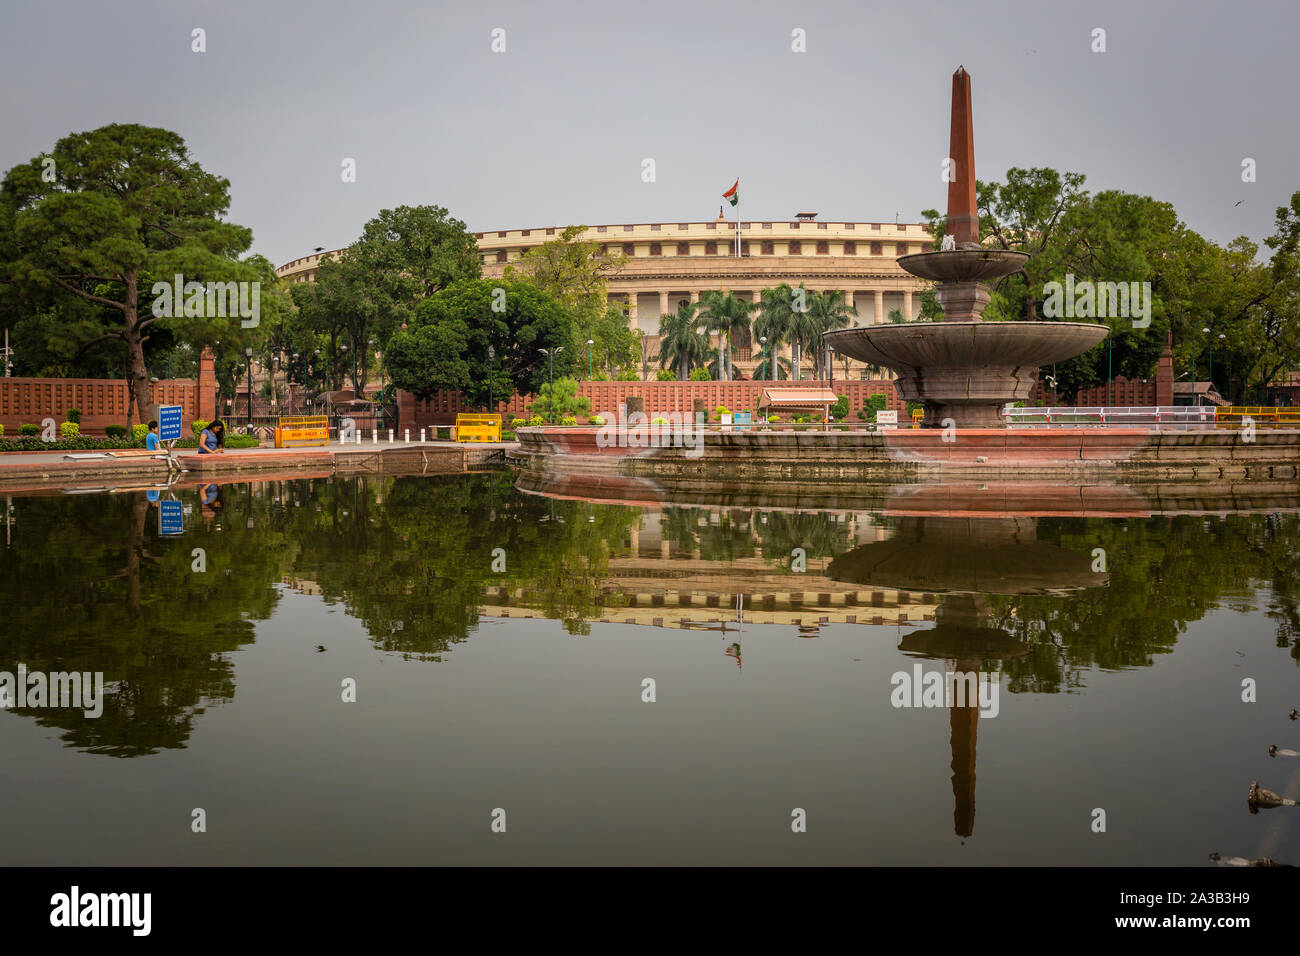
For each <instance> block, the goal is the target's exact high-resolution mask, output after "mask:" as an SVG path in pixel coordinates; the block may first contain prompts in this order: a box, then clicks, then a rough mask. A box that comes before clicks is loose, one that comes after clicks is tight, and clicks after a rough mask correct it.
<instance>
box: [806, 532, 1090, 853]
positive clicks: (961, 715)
mask: <svg viewBox="0 0 1300 956" xmlns="http://www.w3.org/2000/svg"><path fill="white" fill-rule="evenodd" d="M1036 526H1037V521H1036V520H1035V519H1033V518H996V519H983V518H974V519H972V518H916V517H912V518H903V519H902V520H901V521H900V527H899V531H898V534H897V535H895V536H894V537H893V538H890V539H889V540H887V541H877V542H874V543H871V544H865V545H862V546H861V547H858V548H855V549H853V550H852V551H850V552H848V553H847V554H842V555H840V556H839V557H837V558H835V560H833V561H832V562H831V563H830V567H829V568H828V569H827V575H828V576H829V577H830V578H831V579H833V580H836V581H852V582H854V583H857V584H872V585H878V586H882V587H899V588H911V589H913V590H922V589H923V590H926V591H930V592H935V593H939V594H943V595H944V597H943V599H942V600H941V602H940V604H939V607H938V609H937V610H936V612H935V625H934V627H933V628H930V629H928V630H924V631H913V632H912V633H910V634H908V635H907V636H905V637H904V638H903V639H902V640H901V641H900V642H899V645H898V649H899V650H900V651H902V652H903V653H905V654H908V655H909V656H916V657H924V658H928V659H932V660H951V661H953V664H954V666H953V670H954V671H955V672H957V673H959V674H973V675H975V686H976V687H978V686H980V682H981V676H982V672H981V668H982V666H983V662H984V661H986V660H1006V659H1008V658H1012V657H1022V656H1024V655H1025V654H1028V653H1029V648H1028V647H1027V646H1025V645H1024V644H1023V643H1021V642H1020V641H1019V640H1017V639H1016V638H1015V637H1014V636H1013V635H1011V634H1009V633H1008V632H1007V631H1005V630H1002V629H1001V628H996V627H990V626H989V625H988V621H989V619H990V618H991V617H992V609H991V607H990V604H989V599H988V595H990V594H1042V593H1059V592H1062V591H1071V590H1078V589H1081V588H1087V587H1097V586H1100V585H1104V584H1105V583H1106V582H1107V580H1108V578H1107V575H1105V574H1098V573H1095V572H1093V571H1092V566H1091V562H1090V561H1089V558H1088V556H1087V555H1084V554H1080V553H1079V552H1076V551H1069V550H1067V549H1065V548H1059V547H1056V546H1055V545H1050V544H1046V543H1044V542H1040V541H1037V540H1036V539H1035V534H1036V531H1037V527H1036ZM979 713H980V711H979V701H978V700H971V699H970V698H969V697H967V698H966V699H965V700H964V701H963V702H962V703H960V704H959V703H958V699H957V696H956V695H953V698H952V699H951V700H950V701H949V715H948V727H949V734H948V745H949V748H950V750H951V753H952V762H951V764H950V766H951V767H952V793H953V801H954V809H953V829H954V830H955V832H956V833H957V835H958V836H960V837H962V838H965V837H968V836H970V835H971V834H972V833H974V832H975V745H976V742H977V738H978V730H979Z"/></svg>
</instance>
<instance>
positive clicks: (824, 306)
mask: <svg viewBox="0 0 1300 956" xmlns="http://www.w3.org/2000/svg"><path fill="white" fill-rule="evenodd" d="M857 314H858V310H857V309H855V308H853V307H852V306H850V305H849V304H848V302H846V301H845V299H844V293H843V292H838V291H835V292H814V293H813V294H812V295H811V296H810V297H809V301H808V322H807V326H806V328H807V335H808V338H807V339H806V340H805V341H804V342H803V343H801V344H802V345H803V346H804V347H805V348H806V349H807V350H808V352H810V353H811V354H812V357H813V377H814V378H816V379H825V378H828V377H829V371H830V369H829V364H828V359H829V358H830V356H829V354H828V351H827V349H826V345H825V341H826V340H825V339H824V338H823V337H822V336H823V335H824V334H825V333H826V332H830V331H832V330H834V329H842V328H845V327H846V326H848V324H849V322H851V321H852V320H853V319H854V318H856V317H857Z"/></svg>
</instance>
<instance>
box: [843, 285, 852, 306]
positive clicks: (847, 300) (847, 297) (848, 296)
mask: <svg viewBox="0 0 1300 956" xmlns="http://www.w3.org/2000/svg"><path fill="white" fill-rule="evenodd" d="M844 304H845V305H847V306H848V307H849V308H850V309H851V308H853V290H852V289H845V290H844Z"/></svg>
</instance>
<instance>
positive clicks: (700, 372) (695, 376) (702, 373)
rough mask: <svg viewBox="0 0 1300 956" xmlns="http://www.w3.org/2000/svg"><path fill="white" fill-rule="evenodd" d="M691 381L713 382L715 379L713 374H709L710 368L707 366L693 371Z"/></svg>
mask: <svg viewBox="0 0 1300 956" xmlns="http://www.w3.org/2000/svg"><path fill="white" fill-rule="evenodd" d="M691 381H692V382H711V381H713V376H712V375H710V374H709V370H708V369H707V368H697V369H696V370H695V371H693V372H691Z"/></svg>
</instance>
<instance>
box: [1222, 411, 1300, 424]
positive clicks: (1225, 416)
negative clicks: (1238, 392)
mask: <svg viewBox="0 0 1300 956" xmlns="http://www.w3.org/2000/svg"><path fill="white" fill-rule="evenodd" d="M1247 418H1249V419H1250V420H1251V421H1252V422H1254V423H1255V424H1256V425H1271V426H1273V427H1284V428H1296V427H1300V408H1287V407H1285V406H1277V405H1220V406H1219V407H1218V408H1216V409H1215V410H1214V422H1215V424H1216V425H1227V426H1229V427H1233V426H1238V425H1241V424H1242V422H1243V421H1244V420H1245V419H1247Z"/></svg>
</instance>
